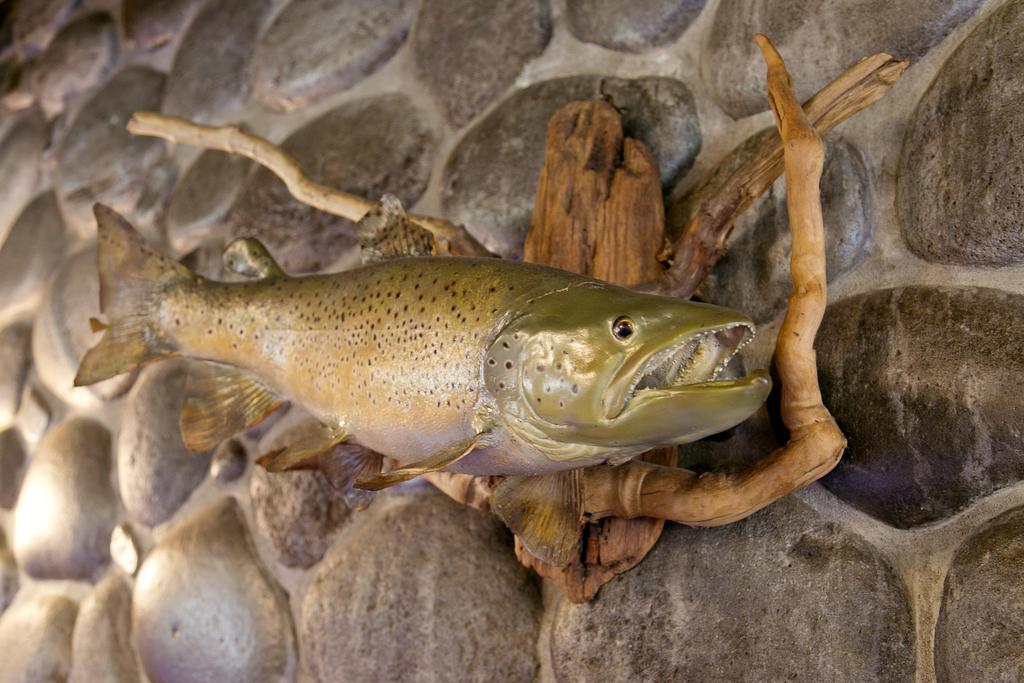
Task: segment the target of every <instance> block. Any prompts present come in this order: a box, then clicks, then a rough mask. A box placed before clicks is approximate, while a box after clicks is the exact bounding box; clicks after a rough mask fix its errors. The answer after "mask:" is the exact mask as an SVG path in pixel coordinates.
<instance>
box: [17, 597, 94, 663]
mask: <svg viewBox="0 0 1024 683" xmlns="http://www.w3.org/2000/svg"><path fill="white" fill-rule="evenodd" d="M77 613H78V605H76V604H75V603H74V602H72V601H71V600H69V599H67V598H65V597H64V596H62V595H39V596H36V597H33V598H26V599H24V600H19V601H18V602H16V603H15V604H14V605H11V607H10V609H8V610H7V612H5V613H4V615H3V618H2V619H0V652H2V653H3V655H4V656H3V657H0V683H59V682H60V681H65V680H67V676H68V670H69V669H70V667H71V632H72V629H74V626H75V616H76V615H77Z"/></svg>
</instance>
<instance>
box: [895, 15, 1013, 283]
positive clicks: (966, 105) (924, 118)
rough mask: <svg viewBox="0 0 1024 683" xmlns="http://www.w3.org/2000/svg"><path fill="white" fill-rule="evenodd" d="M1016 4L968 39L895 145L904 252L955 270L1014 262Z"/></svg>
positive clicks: (948, 63)
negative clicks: (900, 153)
mask: <svg viewBox="0 0 1024 683" xmlns="http://www.w3.org/2000/svg"><path fill="white" fill-rule="evenodd" d="M1022 31H1024V4H1022V3H1019V2H1010V3H1006V5H1004V6H1003V7H1002V8H1001V9H999V10H998V11H996V12H994V13H993V14H992V15H991V16H990V17H989V18H988V19H986V20H985V22H984V23H983V24H981V25H979V26H978V27H977V28H976V29H975V30H974V31H973V32H972V33H971V35H970V36H968V37H967V38H966V39H965V40H964V42H963V43H961V45H960V47H959V48H957V50H956V52H955V53H953V56H952V57H950V59H949V60H948V61H947V62H946V64H945V65H944V66H943V67H942V71H940V72H939V75H938V77H937V78H936V79H935V81H934V82H933V83H932V85H931V87H930V88H929V89H928V91H927V92H926V93H925V95H924V97H922V98H921V101H920V103H919V104H918V106H917V111H916V113H915V114H914V118H913V123H912V124H911V126H910V127H909V128H908V130H907V135H906V138H905V140H904V142H903V157H902V159H901V162H900V170H899V176H898V178H899V180H898V184H897V210H898V215H899V219H900V224H901V226H902V228H903V235H904V237H905V238H906V240H907V244H908V246H909V247H910V249H911V251H913V252H914V253H915V254H917V255H918V256H920V257H921V258H923V259H926V260H929V261H936V262H939V263H949V264H954V265H964V266H1009V265H1024V219H1022V218H1021V216H1022V215H1024V189H1022V186H1021V180H1020V179H1021V173H1022V170H1021V169H1022V167H1021V162H1020V160H1021V158H1024V116H1022V115H1021V113H1020V102H1021V99H1022V98H1024V79H1021V77H1020V74H1021V70H1022V69H1024V45H1022V44H1021V41H1020V34H1021V32H1022Z"/></svg>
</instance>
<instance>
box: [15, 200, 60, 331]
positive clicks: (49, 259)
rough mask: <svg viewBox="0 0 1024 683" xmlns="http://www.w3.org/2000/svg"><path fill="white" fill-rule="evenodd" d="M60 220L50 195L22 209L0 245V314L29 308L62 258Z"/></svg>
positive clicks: (54, 202)
mask: <svg viewBox="0 0 1024 683" xmlns="http://www.w3.org/2000/svg"><path fill="white" fill-rule="evenodd" d="M66 234H67V233H66V231H65V229H64V220H63V219H62V218H61V215H60V208H59V207H58V206H57V198H56V197H55V196H54V195H53V193H52V192H44V193H43V194H41V195H39V196H37V197H36V198H35V199H33V200H32V201H31V202H29V204H28V206H26V207H25V209H24V211H22V212H21V215H19V216H18V220H16V221H15V222H14V227H12V228H11V231H10V232H9V233H8V234H7V239H6V240H4V242H3V245H0V302H2V303H0V313H3V314H6V313H9V312H10V311H13V310H15V309H29V308H32V307H33V305H34V304H35V303H37V302H38V300H39V297H40V296H41V295H42V293H43V286H44V285H45V284H46V282H47V280H49V279H50V275H52V274H53V271H54V270H55V269H56V268H57V266H58V265H59V264H60V262H61V260H63V258H64V251H65V241H66Z"/></svg>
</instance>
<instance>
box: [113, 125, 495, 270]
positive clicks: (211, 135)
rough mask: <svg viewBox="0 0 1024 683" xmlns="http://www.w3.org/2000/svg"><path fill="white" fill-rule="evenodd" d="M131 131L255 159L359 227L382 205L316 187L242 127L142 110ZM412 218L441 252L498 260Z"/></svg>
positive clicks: (451, 232) (450, 230)
mask: <svg viewBox="0 0 1024 683" xmlns="http://www.w3.org/2000/svg"><path fill="white" fill-rule="evenodd" d="M128 132H129V133H132V134H133V135H150V136H153V137H158V138H163V139H164V140H168V141H169V142H177V143H182V144H186V145H193V146H195V147H202V148H205V149H216V150H220V151H222V152H228V153H230V154H238V155H239V156H243V157H246V158H247V159H252V160H253V161H255V162H256V163H258V164H260V165H261V166H264V167H266V168H267V170H269V171H270V172H271V173H273V174H274V175H276V176H277V177H278V178H280V179H281V181H282V182H283V183H284V184H285V186H286V187H287V188H288V191H289V192H290V193H291V195H292V196H293V197H295V198H296V199H298V200H299V201H300V202H302V203H303V204H308V205H309V206H312V207H313V208H315V209H320V210H321V211H326V212H327V213H330V214H333V215H335V216H341V217H342V218H347V219H349V220H350V221H353V222H358V221H359V219H360V218H362V217H363V215H365V214H366V212H367V211H369V210H370V209H371V208H373V206H374V204H375V203H376V200H377V198H374V199H372V200H371V199H366V198H364V197H359V196H356V195H354V194H349V193H348V192H342V191H341V190H336V189H334V188H332V187H327V186H326V185H321V184H320V183H318V182H315V181H314V180H312V179H311V178H309V176H307V175H306V174H305V173H303V172H302V168H301V167H300V166H299V164H298V162H296V161H295V159H293V158H292V157H291V156H290V155H289V154H288V153H287V152H285V151H284V150H282V149H281V148H280V147H278V146H277V145H275V144H273V143H272V142H269V141H267V140H265V139H263V138H261V137H260V136H258V135H254V134H253V133H250V132H248V131H245V130H242V129H241V128H239V127H238V126H231V125H227V126H204V125H201V124H198V123H193V122H192V121H186V120H185V119H181V118H178V117H176V116H165V115H163V114H157V113H155V112H149V111H139V112H135V115H134V116H132V118H131V120H130V121H129V122H128ZM409 218H411V219H412V221H413V222H414V223H416V224H417V225H419V226H420V227H421V228H423V229H425V230H428V231H430V232H431V233H433V235H434V237H435V238H436V239H437V242H438V247H439V250H438V251H439V252H440V253H448V252H449V251H450V252H451V253H454V254H458V255H460V256H493V255H494V254H492V253H491V252H490V251H488V250H487V249H486V248H485V247H484V246H483V245H482V244H480V242H478V241H477V240H476V238H475V237H473V236H472V235H470V234H469V232H468V231H467V230H466V229H465V228H464V227H462V226H461V225H456V224H454V223H450V222H448V221H446V220H444V219H442V218H434V217H433V216H421V215H416V214H411V215H410V216H409Z"/></svg>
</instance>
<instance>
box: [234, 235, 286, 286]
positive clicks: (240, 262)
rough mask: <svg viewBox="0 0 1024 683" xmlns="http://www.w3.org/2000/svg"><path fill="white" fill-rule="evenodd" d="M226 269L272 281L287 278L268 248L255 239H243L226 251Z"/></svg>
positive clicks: (235, 242)
mask: <svg viewBox="0 0 1024 683" xmlns="http://www.w3.org/2000/svg"><path fill="white" fill-rule="evenodd" d="M223 258H224V267H225V268H227V269H228V270H230V271H232V272H234V273H238V274H239V275H245V276H246V277H251V278H256V279H257V280H272V279H275V278H281V277H285V272H284V270H282V269H281V266H279V265H278V264H277V261H275V260H274V257H273V256H271V255H270V252H269V251H267V248H266V247H265V246H263V242H260V241H259V240H258V239H256V238H255V237H242V238H240V239H237V240H235V241H234V242H232V243H231V244H229V245H228V246H227V248H225V249H224V257H223Z"/></svg>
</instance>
